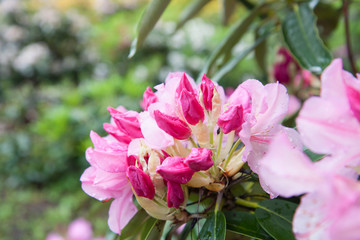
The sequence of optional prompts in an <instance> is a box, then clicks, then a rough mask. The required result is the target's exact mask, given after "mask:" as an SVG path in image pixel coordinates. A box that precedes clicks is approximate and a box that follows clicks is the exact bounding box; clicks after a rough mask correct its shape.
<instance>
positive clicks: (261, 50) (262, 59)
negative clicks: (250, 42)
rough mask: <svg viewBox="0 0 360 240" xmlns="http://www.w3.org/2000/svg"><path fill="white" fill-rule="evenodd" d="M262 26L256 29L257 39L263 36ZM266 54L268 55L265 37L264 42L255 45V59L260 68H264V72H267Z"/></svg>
mask: <svg viewBox="0 0 360 240" xmlns="http://www.w3.org/2000/svg"><path fill="white" fill-rule="evenodd" d="M261 31H262V28H261V27H260V28H257V29H256V31H255V39H258V38H259V37H261V36H262V35H263V34H262V32H261ZM266 56H267V41H266V39H264V40H263V41H262V42H260V43H259V44H258V45H257V46H256V47H255V60H256V63H257V65H258V66H259V68H260V69H261V70H262V72H263V73H265V74H266V73H267V69H266Z"/></svg>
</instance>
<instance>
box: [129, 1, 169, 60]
mask: <svg viewBox="0 0 360 240" xmlns="http://www.w3.org/2000/svg"><path fill="white" fill-rule="evenodd" d="M169 3H170V0H152V1H151V2H150V3H149V6H148V7H147V8H146V10H145V12H144V14H143V15H142V17H141V19H140V21H139V23H138V31H137V37H136V38H135V39H134V41H133V42H132V43H131V48H130V53H129V58H132V57H133V56H134V55H135V53H136V51H137V50H138V49H139V48H140V47H141V46H142V44H143V42H144V41H145V39H146V37H147V35H148V34H149V33H150V32H151V30H152V29H153V28H154V26H155V24H156V22H157V21H158V20H159V18H160V17H161V15H162V14H163V12H164V11H165V9H166V7H167V6H168V5H169Z"/></svg>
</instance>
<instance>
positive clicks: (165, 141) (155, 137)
mask: <svg viewBox="0 0 360 240" xmlns="http://www.w3.org/2000/svg"><path fill="white" fill-rule="evenodd" d="M140 122H141V125H140V127H141V131H142V133H143V135H144V138H145V141H146V145H148V146H149V147H151V148H153V149H157V150H160V149H166V148H167V147H169V146H171V145H173V144H174V138H173V137H172V136H170V135H169V134H167V133H166V132H165V131H164V130H162V129H161V128H160V127H159V126H158V125H157V123H156V121H155V119H153V118H152V117H150V115H149V113H148V112H143V113H141V114H140ZM130 145H131V144H130ZM129 149H130V146H129ZM136 155H137V154H136Z"/></svg>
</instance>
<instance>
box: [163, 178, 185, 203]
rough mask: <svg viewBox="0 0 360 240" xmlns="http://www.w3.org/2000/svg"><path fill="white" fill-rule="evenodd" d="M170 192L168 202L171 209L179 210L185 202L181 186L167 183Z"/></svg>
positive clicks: (167, 196) (167, 197) (170, 182)
mask: <svg viewBox="0 0 360 240" xmlns="http://www.w3.org/2000/svg"><path fill="white" fill-rule="evenodd" d="M167 187H168V192H167V195H166V202H167V205H168V207H169V208H171V207H174V208H179V207H180V205H181V203H183V202H184V192H183V190H182V188H181V185H180V184H178V183H175V182H172V181H168V183H167Z"/></svg>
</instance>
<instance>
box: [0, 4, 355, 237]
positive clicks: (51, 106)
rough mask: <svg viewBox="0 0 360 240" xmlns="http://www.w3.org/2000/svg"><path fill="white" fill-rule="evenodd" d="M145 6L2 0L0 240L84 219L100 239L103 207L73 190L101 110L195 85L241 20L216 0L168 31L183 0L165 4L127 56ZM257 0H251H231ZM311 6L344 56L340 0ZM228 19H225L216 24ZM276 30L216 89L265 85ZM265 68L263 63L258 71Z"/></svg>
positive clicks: (104, 116)
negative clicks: (181, 76) (188, 79)
mask: <svg viewBox="0 0 360 240" xmlns="http://www.w3.org/2000/svg"><path fill="white" fill-rule="evenodd" d="M147 2H148V1H146V0H0V201H1V203H0V223H1V224H0V238H1V239H45V238H46V235H47V234H48V233H49V232H52V231H56V232H59V233H62V234H64V235H65V233H66V231H67V226H68V224H69V223H70V222H71V221H73V220H74V219H76V218H79V217H83V218H85V219H87V220H89V221H90V222H91V223H92V225H93V230H94V235H95V236H105V235H107V234H108V233H109V230H108V227H107V211H108V208H109V203H101V202H98V201H97V200H95V199H92V198H91V197H89V196H87V195H86V194H85V193H83V191H82V190H81V184H80V181H79V178H80V176H81V173H82V172H83V171H84V169H85V168H86V167H87V166H88V164H87V162H86V160H85V155H84V152H85V150H86V148H88V147H89V146H91V141H90V138H89V132H90V130H94V131H96V132H98V133H99V134H100V135H102V136H104V135H105V132H104V130H103V129H102V124H103V122H107V121H109V118H110V117H109V114H108V112H107V110H106V108H107V107H108V106H112V107H116V106H118V105H123V106H125V107H126V108H128V109H132V110H140V106H139V102H140V100H141V98H142V93H143V91H144V90H145V88H146V87H147V86H154V85H156V84H159V83H161V82H162V81H164V80H165V78H166V75H167V74H168V73H169V72H171V71H185V72H187V73H189V74H190V75H191V76H193V77H194V78H196V77H197V76H198V74H199V73H200V71H201V69H202V67H203V65H204V64H205V62H206V59H207V58H208V57H209V55H210V54H211V52H212V51H213V49H215V47H216V46H217V44H218V43H219V42H220V41H221V40H222V39H223V38H224V37H225V36H226V33H227V32H228V30H229V25H231V23H232V22H234V21H235V20H236V19H238V18H241V17H242V16H244V15H245V14H246V13H247V7H246V4H243V5H242V4H237V5H236V6H237V8H236V11H234V13H233V14H232V17H231V18H229V19H225V20H226V21H224V19H223V18H222V17H221V14H220V13H219V12H220V11H219V9H220V6H219V5H221V4H219V1H215V0H213V1H210V2H209V3H208V4H206V6H205V7H204V8H203V9H202V10H201V12H200V13H199V14H198V15H197V16H196V17H194V18H193V19H192V20H190V21H188V22H187V23H186V24H185V25H184V26H183V27H182V28H181V29H179V30H178V31H176V32H174V29H175V26H176V22H177V21H178V19H179V16H180V13H181V11H180V9H183V8H184V6H185V5H186V4H188V3H190V2H191V1H190V0H174V1H172V2H171V4H170V5H169V6H168V8H167V9H166V11H165V13H164V15H163V16H162V18H161V20H160V21H159V22H158V24H157V25H156V27H155V29H154V30H153V31H152V32H151V34H150V35H149V36H148V38H147V40H146V42H145V44H144V46H143V47H142V48H141V49H140V50H139V51H138V52H137V54H136V55H135V56H134V57H133V58H132V59H128V54H129V49H130V45H131V41H132V40H133V39H134V37H135V34H136V31H135V29H136V24H137V22H138V20H139V18H140V16H141V14H142V12H143V11H144V9H145V7H146V4H147ZM239 2H243V3H244V2H250V3H256V2H257V1H250V0H249V1H239ZM322 3H324V4H325V5H322V7H324V8H323V9H321V6H320V5H319V6H320V7H318V8H317V9H315V13H316V14H317V17H318V19H319V21H318V27H319V31H320V34H321V37H322V39H323V40H324V41H325V44H326V46H327V47H328V48H329V49H330V51H331V53H332V54H333V56H335V57H342V58H343V59H344V62H345V67H346V68H348V69H350V66H349V63H348V62H347V60H346V59H347V57H346V46H345V42H346V41H345V30H344V19H343V17H342V15H341V14H340V12H341V6H342V1H336V0H334V1H324V2H322ZM359 10H360V3H359V2H357V1H354V2H352V5H351V8H350V12H349V18H350V23H351V24H350V30H351V41H352V43H353V55H354V58H355V59H356V60H357V62H356V65H357V66H360V57H359V53H360V45H359V44H358V43H359V42H360V25H359V24H355V23H358V22H359V21H360V11H359ZM226 23H228V24H226ZM253 41H254V36H253V34H252V33H247V34H245V36H244V37H243V38H242V40H241V41H240V42H239V43H238V44H237V45H236V46H235V48H234V51H233V54H235V55H236V53H237V52H241V50H242V49H244V48H246V47H247V46H249V45H250V44H251V43H253ZM282 46H285V43H284V40H283V39H282V38H281V37H279V35H273V36H271V37H269V38H268V40H267V52H266V55H265V54H264V55H261V56H260V58H262V59H264V63H265V64H264V65H263V66H259V64H258V63H257V62H258V59H257V58H259V56H256V55H254V54H253V53H250V54H249V55H248V56H247V57H246V58H245V59H244V60H242V61H241V63H240V64H239V65H238V66H237V67H236V68H234V69H233V70H232V71H231V72H230V73H229V74H227V75H226V78H223V79H221V84H222V85H223V86H225V87H229V89H231V87H235V86H236V85H237V84H238V83H239V82H241V81H243V80H245V79H248V78H256V79H259V80H261V81H264V82H266V81H273V80H274V79H273V65H274V63H275V62H276V61H277V59H278V57H279V56H278V55H277V51H278V49H279V48H280V47H282ZM264 66H265V67H264Z"/></svg>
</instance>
